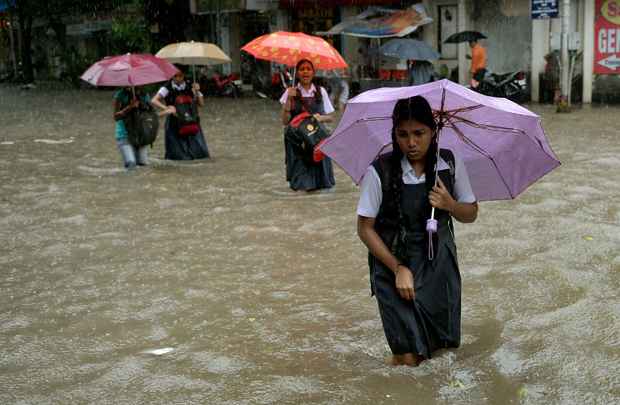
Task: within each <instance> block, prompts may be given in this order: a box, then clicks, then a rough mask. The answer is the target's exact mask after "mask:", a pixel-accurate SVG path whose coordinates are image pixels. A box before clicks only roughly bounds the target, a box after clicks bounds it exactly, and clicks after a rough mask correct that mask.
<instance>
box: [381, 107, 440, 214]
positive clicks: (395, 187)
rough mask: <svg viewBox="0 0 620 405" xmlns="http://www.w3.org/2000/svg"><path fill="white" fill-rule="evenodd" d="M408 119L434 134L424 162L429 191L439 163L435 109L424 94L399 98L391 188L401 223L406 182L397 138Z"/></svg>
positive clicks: (393, 140)
mask: <svg viewBox="0 0 620 405" xmlns="http://www.w3.org/2000/svg"><path fill="white" fill-rule="evenodd" d="M408 120H415V121H418V122H419V123H421V124H424V125H426V126H427V127H429V128H430V129H431V131H432V134H433V135H432V139H431V144H430V146H429V148H428V151H427V152H426V156H425V162H424V173H425V175H426V190H427V192H430V190H431V189H432V188H433V186H434V184H435V164H436V163H437V148H438V147H439V146H438V144H437V132H436V131H437V123H436V121H435V119H434V117H433V111H432V109H431V106H430V104H429V103H428V101H427V100H426V99H425V98H424V97H422V96H414V97H410V98H406V99H400V100H398V101H397V102H396V105H395V106H394V112H393V113H392V156H391V162H390V163H391V164H390V167H391V168H392V173H390V187H389V188H390V190H391V192H392V198H393V200H394V202H395V204H396V208H397V213H398V220H399V223H401V224H402V223H403V213H402V208H401V195H402V189H403V185H404V184H403V169H402V167H401V165H400V162H401V160H402V158H403V156H404V155H403V152H402V151H401V150H400V147H399V146H398V142H397V140H396V128H397V127H398V126H399V125H400V123H401V122H403V121H408ZM429 207H430V205H429ZM428 216H430V208H429V211H428Z"/></svg>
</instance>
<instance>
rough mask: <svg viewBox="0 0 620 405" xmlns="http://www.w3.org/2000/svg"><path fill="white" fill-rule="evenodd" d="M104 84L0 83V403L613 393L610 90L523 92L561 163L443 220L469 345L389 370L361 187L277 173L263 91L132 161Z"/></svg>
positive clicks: (473, 398) (278, 147)
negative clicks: (597, 102) (184, 143)
mask: <svg viewBox="0 0 620 405" xmlns="http://www.w3.org/2000/svg"><path fill="white" fill-rule="evenodd" d="M111 96H112V93H111V92H109V91H66V90H65V91H53V90H49V89H48V90H46V89H35V90H31V91H20V90H18V89H17V88H15V87H0V128H2V130H1V132H0V240H1V241H2V243H1V244H0V276H1V278H0V387H1V388H0V403H2V404H31V403H32V404H34V403H36V404H48V403H49V404H60V403H63V404H68V403H71V404H82V403H84V404H86V403H89V404H90V403H101V404H106V403H109V404H126V403H127V404H129V403H131V404H134V403H144V404H147V403H148V404H173V403H178V404H181V403H182V404H189V403H195V404H353V403H355V404H377V403H379V404H403V403H422V404H427V403H439V404H507V403H520V404H552V403H558V404H560V403H561V404H576V403H596V404H608V403H614V402H616V403H617V402H618V401H620V299H619V291H620V248H619V246H620V202H618V198H619V197H620V182H619V181H618V174H619V173H620V130H619V127H620V126H619V124H618V117H620V107H609V108H608V107H595V108H584V109H580V110H577V111H575V112H573V113H571V114H565V115H558V114H556V113H555V112H554V109H553V107H551V106H534V107H532V108H533V109H534V111H536V112H537V113H539V114H541V115H542V117H543V125H544V127H545V129H546V131H547V134H548V136H549V138H550V141H551V145H552V147H553V148H554V150H555V151H556V153H557V155H558V157H559V158H560V160H561V161H562V163H563V165H562V166H561V167H559V168H558V169H556V170H555V171H553V172H552V173H550V174H549V175H547V176H546V177H544V178H543V179H542V180H541V181H539V182H538V183H537V184H535V185H533V186H532V187H531V188H529V189H528V190H526V192H525V193H524V194H522V195H521V196H520V197H519V198H518V199H517V200H515V201H504V202H492V203H482V204H481V210H480V215H479V219H478V221H477V222H476V223H474V224H471V225H462V224H457V229H456V237H457V245H458V247H459V256H460V257H459V259H460V266H461V276H462V279H463V303H462V304H463V314H462V332H463V339H462V346H461V348H459V349H457V350H449V351H444V352H439V353H437V355H436V357H434V358H433V359H432V360H430V361H427V362H424V363H423V364H422V365H421V366H420V367H418V368H406V367H397V368H393V367H388V366H386V365H384V363H383V361H384V358H385V357H386V356H387V355H388V354H389V350H388V347H387V344H386V342H385V338H384V336H383V332H382V328H381V323H380V320H379V315H378V311H377V308H376V303H375V300H374V299H373V298H371V297H370V296H369V287H368V269H367V266H366V250H365V248H364V247H363V245H362V243H361V242H360V241H359V240H358V238H357V236H356V229H355V221H356V217H355V207H356V204H357V198H358V190H357V188H356V187H355V186H354V185H353V184H352V182H351V181H350V180H349V178H348V177H347V176H346V175H345V174H344V173H343V172H342V171H341V170H340V169H339V168H337V169H336V182H337V184H336V188H335V189H334V190H333V191H329V192H322V193H315V194H304V193H294V192H291V191H290V190H289V189H288V187H287V185H286V183H285V181H284V151H283V141H282V132H281V125H280V124H279V109H278V106H277V104H276V102H274V101H270V100H262V99H259V98H254V97H251V96H248V97H244V98H242V99H241V100H239V101H233V100H231V99H208V100H207V106H206V107H205V109H203V113H202V116H203V125H204V128H205V133H206V136H207V141H208V143H209V148H210V150H211V152H212V154H213V156H214V158H213V159H211V160H209V161H205V162H185V163H184V162H169V161H165V160H164V159H163V154H164V153H163V135H162V134H161V133H160V137H159V138H158V139H157V141H156V144H155V146H154V148H153V149H151V150H150V156H151V164H150V166H148V167H145V168H139V169H138V170H135V171H132V172H126V171H125V170H123V169H122V168H121V162H120V156H119V154H118V152H117V150H116V146H115V141H114V123H113V121H112V103H111Z"/></svg>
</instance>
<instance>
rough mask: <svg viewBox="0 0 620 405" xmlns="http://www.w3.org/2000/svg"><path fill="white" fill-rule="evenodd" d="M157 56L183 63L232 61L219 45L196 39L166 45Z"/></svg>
mask: <svg viewBox="0 0 620 405" xmlns="http://www.w3.org/2000/svg"><path fill="white" fill-rule="evenodd" d="M155 56H157V57H158V58H162V59H166V60H167V61H169V62H172V63H179V64H181V65H221V64H224V63H231V62H232V60H231V59H230V57H229V56H228V55H226V54H225V53H224V51H222V50H221V49H220V48H219V47H218V46H217V45H215V44H209V43H206V42H194V41H191V42H178V43H176V44H169V45H166V46H165V47H163V48H162V49H160V50H159V52H157V54H155Z"/></svg>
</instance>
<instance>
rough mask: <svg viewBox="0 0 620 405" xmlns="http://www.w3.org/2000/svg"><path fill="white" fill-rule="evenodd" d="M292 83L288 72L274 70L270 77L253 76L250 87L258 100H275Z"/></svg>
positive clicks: (264, 75) (259, 74) (263, 75)
mask: <svg viewBox="0 0 620 405" xmlns="http://www.w3.org/2000/svg"><path fill="white" fill-rule="evenodd" d="M292 82H293V80H292V76H291V74H290V73H289V72H288V71H286V70H284V71H283V70H281V69H276V71H275V72H273V73H272V74H271V77H269V76H268V74H264V73H263V74H261V73H258V74H255V75H254V78H253V80H252V87H253V89H254V92H255V93H256V95H257V96H259V97H260V98H271V99H274V100H277V99H279V98H280V97H281V96H282V93H283V92H284V90H286V88H287V87H288V86H290V85H291V83H292Z"/></svg>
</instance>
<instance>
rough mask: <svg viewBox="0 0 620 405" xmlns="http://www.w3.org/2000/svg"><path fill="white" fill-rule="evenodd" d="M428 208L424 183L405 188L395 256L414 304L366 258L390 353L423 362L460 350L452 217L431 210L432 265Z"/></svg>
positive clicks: (375, 261)
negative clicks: (409, 278) (406, 273)
mask: <svg viewBox="0 0 620 405" xmlns="http://www.w3.org/2000/svg"><path fill="white" fill-rule="evenodd" d="M441 174H442V173H441V172H440V175H441ZM443 174H444V175H445V173H443ZM442 180H443V181H444V184H448V180H447V178H444V177H443V176H442ZM449 188H451V187H449ZM450 191H451V190H450ZM429 206H430V203H429V201H428V192H427V190H426V185H425V184H424V183H422V184H415V185H410V184H405V185H404V186H403V190H402V194H401V210H402V213H403V221H404V224H403V225H404V228H403V230H401V232H400V236H397V238H398V241H397V243H396V244H397V248H396V252H397V254H396V256H397V257H398V258H399V260H401V261H402V262H403V263H404V264H406V265H407V266H408V267H409V268H410V269H411V270H412V271H413V274H414V288H415V299H414V301H406V300H404V299H402V298H401V297H400V295H399V294H398V291H397V290H396V287H395V275H394V273H393V272H392V271H391V270H390V269H388V268H387V267H386V266H385V265H384V264H383V263H381V261H379V260H378V259H376V258H375V257H374V256H372V255H370V256H369V261H370V275H371V287H372V290H373V292H374V294H375V296H376V298H377V302H378V305H379V312H380V315H381V321H382V323H383V329H384V331H385V337H386V338H387V341H388V344H389V346H390V349H391V350H392V353H394V354H405V353H415V354H418V355H421V356H423V357H424V358H427V359H428V358H430V357H431V354H432V353H433V352H434V351H435V350H437V349H441V348H447V347H458V346H459V344H460V340H461V276H460V274H459V268H458V263H457V256H456V245H455V243H454V237H453V232H452V229H451V224H450V216H449V214H448V213H447V212H446V211H443V210H436V212H435V217H436V219H437V221H438V228H439V229H438V234H437V236H438V238H437V240H436V244H435V258H434V260H432V261H430V260H428V241H427V239H428V237H427V232H426V220H427V219H428V218H427V217H428V213H429Z"/></svg>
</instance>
